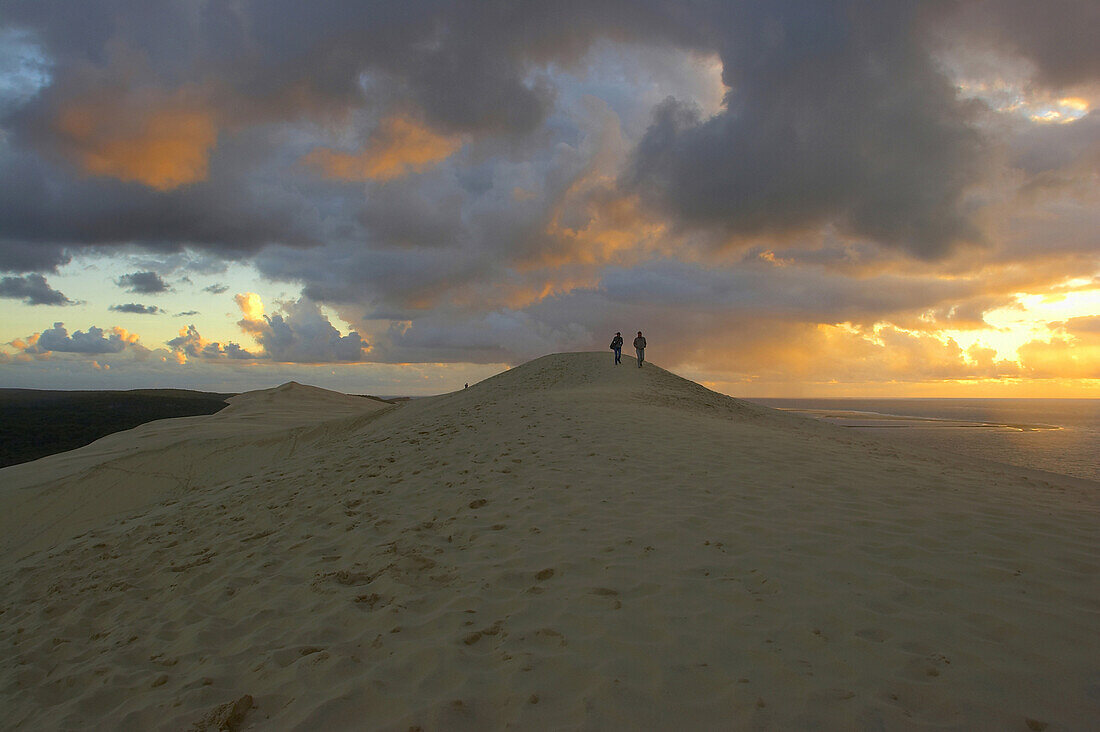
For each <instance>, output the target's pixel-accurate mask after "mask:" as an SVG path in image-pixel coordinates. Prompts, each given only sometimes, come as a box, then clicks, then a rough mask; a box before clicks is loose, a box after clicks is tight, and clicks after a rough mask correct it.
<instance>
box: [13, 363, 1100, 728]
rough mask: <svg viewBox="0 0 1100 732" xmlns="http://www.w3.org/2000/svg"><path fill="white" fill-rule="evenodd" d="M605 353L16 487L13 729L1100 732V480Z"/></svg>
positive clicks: (165, 442) (84, 466)
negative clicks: (836, 422) (961, 448)
mask: <svg viewBox="0 0 1100 732" xmlns="http://www.w3.org/2000/svg"><path fill="white" fill-rule="evenodd" d="M610 361H611V357H610V355H608V354H558V355H553V356H547V357H544V358H541V359H537V360H535V361H532V362H530V363H528V364H525V365H523V366H521V367H519V368H516V369H513V370H511V371H507V372H505V373H503V374H500V375H498V376H495V377H493V378H491V379H488V380H486V381H485V382H482V383H480V384H477V385H475V386H473V387H471V388H470V389H468V390H465V391H460V392H457V393H454V394H449V395H444V396H440V397H434V398H431V399H422V400H414V401H412V402H408V403H405V404H402V405H400V406H392V405H388V404H384V403H380V402H372V401H369V400H364V399H361V398H358V397H345V396H343V395H338V394H333V393H331V392H324V391H323V390H318V389H312V388H309V387H302V386H300V385H288V386H284V387H280V388H279V389H276V390H269V391H267V392H254V393H251V394H246V395H242V396H241V397H238V398H237V401H235V402H234V403H233V405H232V406H231V407H230V408H228V409H226V410H224V411H223V412H221V413H219V414H217V415H213V416H211V417H200V418H186V419H180V420H168V421H165V422H161V423H152V424H150V425H145V426H143V427H141V428H138V429H135V430H131V431H129V432H126V433H120V434H118V435H113V436H111V437H109V438H105V439H104V440H100V441H99V442H97V443H94V444H93V445H90V446H88V447H87V448H83V449H81V450H77V451H74V452H72V453H67V454H65V455H59V456H54V457H51V458H46V459H44V460H40V461H36V462H34V463H29V464H27V465H21V466H15V467H13V468H7V469H5V470H2V471H0V485H2V486H3V487H2V488H0V516H2V517H3V518H2V521H3V525H2V527H3V529H4V535H5V538H4V541H5V547H4V548H5V559H4V560H3V563H2V565H0V582H2V583H3V587H4V591H3V604H2V606H0V638H2V640H3V642H4V644H5V648H6V653H5V654H4V656H3V658H2V660H0V684H2V689H3V691H2V694H3V697H2V708H3V709H4V710H5V712H4V726H5V727H13V728H26V729H67V728H81V729H83V728H89V727H99V728H129V729H190V728H198V729H218V728H219V727H222V728H227V729H228V728H240V729H295V728H296V729H303V730H305V729H310V730H312V729H341V728H344V729H360V728H371V729H394V730H407V729H410V728H417V727H419V728H422V729H425V730H431V729H448V730H449V729H500V728H508V727H515V728H523V729H526V728H535V729H548V728H549V729H630V728H638V729H670V728H676V729H687V728H699V729H871V730H875V729H933V728H934V729H959V730H964V729H965V730H969V729H1001V730H1013V729H1019V730H1028V729H1033V730H1038V729H1050V730H1055V729H1090V728H1095V724H1096V720H1098V719H1100V661H1098V659H1100V492H1098V490H1097V489H1098V488H1100V486H1090V485H1082V483H1081V482H1080V481H1074V482H1072V483H1071V482H1068V481H1067V482H1065V483H1061V482H1059V481H1058V479H1057V478H1052V479H1051V480H1036V479H1035V478H1034V477H1033V476H1028V475H1025V474H1024V473H1022V472H1020V471H1017V470H1015V469H1013V468H1010V467H1008V466H1004V467H998V466H988V465H983V466H980V467H977V466H974V465H971V464H969V463H966V462H964V461H963V460H962V459H956V458H950V457H930V456H928V455H922V454H917V453H907V452H905V451H904V450H903V449H901V448H899V447H898V446H897V445H896V444H893V443H885V442H879V441H876V440H875V439H874V438H872V437H869V436H866V435H860V434H854V433H852V432H849V431H845V430H844V429H842V428H839V427H834V426H831V425H826V424H822V423H818V422H814V421H811V420H808V419H804V418H801V417H796V416H793V415H787V414H783V413H779V412H774V411H772V410H768V409H766V408H763V407H758V406H754V405H750V404H746V403H743V402H739V401H737V400H734V399H730V398H727V397H724V396H721V395H718V394H715V393H713V392H710V391H708V390H706V389H704V388H703V387H701V386H699V385H697V384H693V383H691V382H689V381H685V380H684V379H681V378H679V377H677V376H675V375H673V374H670V373H668V372H666V371H663V370H661V369H659V368H657V367H654V366H652V365H649V367H648V368H645V369H641V370H639V369H636V368H632V367H628V366H623V367H619V368H616V367H614V366H612V365H611V363H610Z"/></svg>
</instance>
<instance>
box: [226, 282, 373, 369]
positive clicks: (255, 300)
mask: <svg viewBox="0 0 1100 732" xmlns="http://www.w3.org/2000/svg"><path fill="white" fill-rule="evenodd" d="M237 298H238V299H237V302H238V304H240V305H241V311H242V312H243V313H244V316H245V317H244V319H243V320H241V321H240V322H239V325H240V326H241V328H242V330H244V331H245V332H247V333H249V334H251V335H252V336H253V337H254V338H255V339H256V341H257V342H258V343H259V344H260V345H261V346H263V349H264V355H265V356H266V357H267V358H270V359H272V360H274V361H279V362H285V363H331V362H339V361H347V362H356V361H366V360H367V352H368V351H369V350H370V344H369V343H367V341H365V340H364V339H363V338H362V336H360V335H359V333H358V332H356V331H351V332H350V333H348V334H347V335H341V334H340V331H338V330H337V329H336V328H335V327H334V326H333V325H332V323H331V322H329V319H328V318H327V317H326V316H325V314H324V313H322V312H321V308H320V306H318V305H317V304H316V303H314V302H312V301H310V300H307V299H306V298H301V299H299V300H298V301H296V302H291V303H286V304H284V305H283V307H282V312H280V313H275V314H274V315H270V316H268V315H263V306H262V303H260V301H259V297H258V296H256V295H255V294H254V293H246V294H245V295H238V296H237Z"/></svg>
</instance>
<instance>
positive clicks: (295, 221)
mask: <svg viewBox="0 0 1100 732" xmlns="http://www.w3.org/2000/svg"><path fill="white" fill-rule="evenodd" d="M34 124H42V121H40V120H36V121H35V122H34ZM252 144H255V145H260V143H257V142H255V141H253V143H252ZM261 146H262V145H261ZM244 147H247V145H246V144H245V143H244V142H243V141H240V140H238V141H236V143H235V144H225V145H220V146H219V148H218V149H217V151H216V153H215V155H214V159H213V160H212V161H211V178H210V179H209V180H207V181H203V182H198V183H194V184H192V185H187V186H183V187H180V188H176V189H174V190H169V191H157V190H154V189H151V188H148V187H146V186H143V185H140V184H139V183H134V182H124V181H119V180H114V179H111V178H105V177H96V178H89V177H86V176H82V175H77V174H74V172H73V171H72V170H70V169H69V168H67V167H66V166H64V165H62V164H60V163H55V162H52V161H48V160H45V159H43V158H41V157H39V156H37V155H36V154H33V153H31V152H29V151H26V150H22V151H14V150H10V149H5V147H4V146H0V202H2V203H3V205H0V269H7V270H11V271H33V270H53V269H56V267H57V266H58V265H60V264H64V263H65V262H67V261H68V260H69V259H70V258H71V253H72V252H75V251H78V250H79V249H81V248H89V247H100V248H106V247H112V246H125V245H130V244H139V245H140V246H142V247H143V248H146V249H149V250H153V251H168V252H176V251H179V250H181V249H183V248H184V247H191V248H195V249H199V250H206V251H209V252H213V253H217V254H218V255H219V256H221V257H227V258H239V257H240V256H243V255H244V254H247V253H249V252H252V251H255V250H257V249H259V248H261V247H263V246H264V245H266V244H269V243H272V242H281V243H285V244H291V245H296V246H309V245H313V244H316V243H317V241H318V240H317V238H316V233H315V232H316V231H317V230H318V229H319V227H317V226H316V223H317V222H316V221H315V220H314V218H313V215H312V212H313V211H314V210H315V208H314V206H313V205H312V204H310V203H309V202H308V201H306V200H305V199H303V198H302V197H301V196H300V195H299V194H297V193H292V192H290V191H288V190H286V189H284V188H280V187H278V186H277V185H276V184H273V183H271V182H270V180H271V175H270V172H269V171H266V170H261V172H260V173H258V174H257V176H258V178H260V180H258V181H257V180H252V179H251V178H249V177H248V174H249V172H250V171H251V169H252V167H253V166H256V167H261V168H262V166H261V164H260V163H259V162H258V161H257V160H256V156H257V155H258V154H259V152H258V151H257V150H256V149H252V148H250V149H248V150H244V149H243V148H244ZM264 178H266V179H267V182H264V180H263V179H264Z"/></svg>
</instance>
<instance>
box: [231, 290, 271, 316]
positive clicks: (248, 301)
mask: <svg viewBox="0 0 1100 732" xmlns="http://www.w3.org/2000/svg"><path fill="white" fill-rule="evenodd" d="M233 299H234V300H235V301H236V302H237V307H239V308H240V309H241V314H242V315H244V319H245V320H247V321H257V320H263V318H264V303H263V300H261V299H260V296H259V295H257V294H256V293H255V292H241V293H238V294H236V295H234V297H233Z"/></svg>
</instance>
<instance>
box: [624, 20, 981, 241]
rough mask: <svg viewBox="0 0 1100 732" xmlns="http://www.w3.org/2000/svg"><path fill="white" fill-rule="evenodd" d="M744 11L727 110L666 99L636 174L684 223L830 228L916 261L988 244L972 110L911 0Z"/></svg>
mask: <svg viewBox="0 0 1100 732" xmlns="http://www.w3.org/2000/svg"><path fill="white" fill-rule="evenodd" d="M788 5H789V6H790V8H791V10H792V12H789V13H783V12H782V11H781V10H777V9H774V8H772V7H771V6H770V5H767V4H763V3H762V4H760V5H758V6H742V7H739V8H738V10H737V11H736V12H731V16H730V17H729V18H728V19H725V21H724V23H723V25H722V26H721V30H720V31H719V32H722V33H725V34H726V35H725V37H724V38H723V48H722V60H723V62H724V65H725V77H726V80H727V84H728V85H730V86H731V87H732V89H731V91H730V93H729V95H728V96H727V99H726V104H727V106H726V109H725V110H723V111H722V112H720V113H719V114H717V115H715V116H714V117H711V118H709V119H704V118H703V117H702V116H701V114H700V112H699V110H698V109H696V108H694V107H693V106H692V105H689V104H684V103H682V102H679V101H677V100H675V99H668V100H666V101H665V102H664V103H662V104H661V105H659V106H658V107H657V108H656V110H655V111H654V114H653V121H652V124H651V126H650V128H649V130H648V131H647V132H646V134H645V136H644V137H643V139H642V140H641V141H640V142H639V144H638V146H637V149H636V151H635V153H634V156H633V160H632V164H631V167H630V169H629V170H628V172H627V173H626V175H625V177H624V184H625V185H627V186H629V187H630V188H631V189H632V190H635V191H638V192H639V193H640V194H641V195H642V196H643V198H644V199H645V200H646V201H648V202H649V203H651V204H652V205H655V206H660V207H662V209H664V210H665V211H667V212H668V214H670V215H672V216H674V217H675V218H676V220H677V221H679V222H680V223H681V224H682V225H683V226H687V227H714V228H716V229H719V230H720V231H722V232H723V234H724V235H725V236H727V237H730V238H733V239H738V238H746V237H753V236H761V235H769V236H778V237H787V236H790V235H792V234H797V233H799V232H804V231H806V230H808V229H812V228H817V227H821V226H822V225H826V224H834V225H836V226H838V227H840V228H841V229H842V230H843V231H845V232H847V233H850V234H852V235H855V236H858V237H864V238H867V239H870V240H873V241H875V242H879V243H881V244H884V245H887V246H896V247H900V248H902V249H904V250H906V251H907V252H909V253H911V254H913V255H915V256H917V257H920V258H938V257H942V256H944V255H946V254H947V253H949V252H950V251H951V250H952V249H953V247H955V246H956V245H957V244H959V243H964V242H976V241H980V239H981V236H980V232H979V231H978V229H977V227H976V225H975V222H974V221H973V220H972V218H971V216H970V204H969V203H968V199H967V193H968V190H969V188H970V187H971V186H974V185H976V184H978V183H979V182H981V180H982V177H983V172H984V171H983V167H982V161H981V156H982V148H983V146H984V145H985V141H984V140H983V137H982V135H981V133H979V131H978V130H977V129H976V128H975V126H974V124H973V112H972V110H971V109H970V108H969V107H968V106H967V105H965V104H963V103H961V102H960V101H959V100H958V99H957V98H956V91H955V88H954V86H953V85H952V83H951V81H950V80H949V79H948V78H946V76H944V75H943V73H942V72H941V71H940V70H939V69H938V67H937V66H936V64H935V63H934V62H933V60H932V59H931V57H930V56H929V54H928V53H927V51H925V50H924V49H922V47H921V45H920V43H921V37H920V35H919V34H920V32H921V25H920V23H919V19H918V18H917V17H914V16H915V13H914V12H911V11H906V10H904V9H902V6H901V5H900V4H880V5H879V6H876V9H875V10H868V11H867V15H865V16H863V15H856V14H854V12H853V11H852V10H851V9H850V8H849V7H848V6H847V4H843V3H814V2H794V3H790V4H788Z"/></svg>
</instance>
